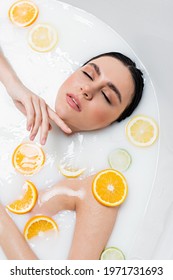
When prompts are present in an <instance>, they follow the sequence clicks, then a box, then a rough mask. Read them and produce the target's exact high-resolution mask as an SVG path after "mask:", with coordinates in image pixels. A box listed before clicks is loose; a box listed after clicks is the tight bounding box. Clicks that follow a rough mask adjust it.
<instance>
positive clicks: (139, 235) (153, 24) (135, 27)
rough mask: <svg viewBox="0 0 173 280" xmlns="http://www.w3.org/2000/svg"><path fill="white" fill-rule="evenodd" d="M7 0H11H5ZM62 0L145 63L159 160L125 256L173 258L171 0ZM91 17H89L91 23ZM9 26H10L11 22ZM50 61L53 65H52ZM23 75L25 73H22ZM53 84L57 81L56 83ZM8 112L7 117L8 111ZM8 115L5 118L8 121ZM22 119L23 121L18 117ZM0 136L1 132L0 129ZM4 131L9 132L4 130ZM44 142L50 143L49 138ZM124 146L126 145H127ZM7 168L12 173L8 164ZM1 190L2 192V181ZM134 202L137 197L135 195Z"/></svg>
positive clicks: (18, 56)
mask: <svg viewBox="0 0 173 280" xmlns="http://www.w3.org/2000/svg"><path fill="white" fill-rule="evenodd" d="M1 1H2V0H1ZM35 1H36V2H38V3H39V2H40V0H35ZM8 2H14V1H13V0H8ZM61 2H64V3H69V4H71V5H73V6H76V7H78V8H81V9H83V10H85V11H87V12H89V13H91V14H93V15H95V16H97V17H98V18H100V19H101V20H103V21H104V22H106V23H107V24H109V25H110V26H111V27H112V28H113V29H114V30H115V31H116V32H118V33H119V35H120V36H121V37H122V38H124V39H125V41H126V42H127V43H128V44H129V45H130V46H131V48H132V49H133V51H134V52H135V53H136V55H137V56H138V57H139V59H140V60H141V62H142V63H143V65H144V66H145V68H146V69H147V71H148V73H149V76H150V78H151V80H152V82H153V85H154V88H155V93H156V97H157V101H158V105H159V118H160V136H159V145H160V147H159V157H158V165H157V168H156V176H155V179H154V184H153V185H152V184H151V186H150V185H148V186H147V191H146V193H147V199H146V201H147V203H146V205H144V206H143V208H141V209H143V210H142V211H141V212H140V215H139V214H138V220H137V222H136V223H135V231H134V232H135V234H134V236H132V233H133V232H132V231H131V233H130V221H129V224H128V227H129V232H127V233H126V235H128V233H129V236H131V237H133V238H132V240H128V246H127V247H128V248H127V257H128V259H173V248H172V247H171V245H172V243H173V203H172V202H173V189H172V184H171V167H172V166H173V164H171V163H173V156H172V153H173V144H172V143H173V132H172V130H171V120H172V117H171V115H173V113H171V90H172V85H171V78H172V73H173V64H172V63H171V62H173V59H172V57H171V51H172V49H173V39H172V40H171V34H172V33H171V32H172V31H171V28H172V26H173V20H172V19H171V16H172V10H171V8H173V4H172V2H171V0H167V1H162V0H145V1H138V0H131V1H128V0H108V1H104V0H94V1H92V0H88V1H81V0H65V1H61ZM44 16H45V15H44ZM84 16H85V14H84ZM41 19H44V18H41ZM92 20H93V19H92V18H91V23H92ZM80 21H81V18H79V24H80ZM64 22H65V19H64ZM2 24H3V20H2ZM4 26H5V25H4ZM10 28H11V29H12V26H11V27H10ZM103 28H104V27H103ZM105 30H106V27H105ZM4 32H5V31H4ZM10 32H11V31H9V33H7V34H11V35H12V34H13V33H10ZM16 32H18V33H16V34H18V36H19V37H17V38H19V39H20V36H21V38H23V36H24V35H25V34H24V32H25V31H16ZM22 32H23V33H22ZM2 33H3V31H2ZM21 33H22V34H21ZM64 34H65V35H66V33H65V32H64V33H63V35H64ZM67 34H69V33H67ZM13 37H14V35H13V36H12V38H10V39H11V41H13V40H14V42H16V41H15V38H13ZM111 40H112V37H111ZM24 43H25V42H24V41H20V42H19V43H18V44H19V45H18V46H17V44H16V45H15V47H16V48H17V49H18V53H16V57H17V58H20V47H21V48H22V50H23V46H24V47H26V46H25V45H23V44H24ZM71 43H72V44H73V43H74V42H72V41H71ZM3 46H4V50H7V54H8V55H9V56H10V57H11V58H13V60H12V62H13V63H14V65H15V66H16V67H17V68H16V69H17V70H18V73H19V76H22V74H23V73H22V70H21V69H22V68H21V67H20V63H23V61H20V60H19V61H17V58H15V56H14V55H13V53H12V47H11V46H10V44H7V42H6V41H5V40H4V41H3ZM10 48H11V49H10ZM27 53H30V50H29V49H27ZM77 55H78V54H77ZM80 55H82V54H79V56H80ZM34 57H35V58H36V55H34ZM74 57H75V55H74ZM50 58H51V57H50ZM53 58H54V57H53V56H52V58H51V59H53ZM55 58H56V56H55ZM67 58H68V57H67ZM15 59H16V61H15ZM171 59H172V61H171ZM26 62H27V63H28V64H27V65H28V67H30V66H31V65H30V64H29V62H28V61H26ZM50 62H52V61H50ZM49 66H50V67H53V65H52V66H51V65H49ZM20 68H21V69H20ZM28 69H29V68H28ZM25 70H26V69H25ZM36 70H37V69H36ZM36 70H35V72H34V73H35V75H36V76H35V77H37V75H38V73H36ZM171 70H172V71H171ZM28 71H29V70H28ZM28 73H29V72H28ZM46 75H48V73H46ZM23 77H24V78H26V77H25V76H23ZM35 77H34V74H33V77H32V75H31V78H32V79H31V80H32V83H31V84H32V86H33V89H34V90H36V91H37V89H41V88H39V85H40V80H39V79H38V81H37V79H36V78H35ZM27 78H28V77H27ZM62 78H63V77H62ZM26 81H27V79H26ZM51 81H52V80H51V79H50V84H51ZM29 82H30V78H29V80H28V86H30V84H29ZM42 82H43V81H42ZM43 84H44V83H43ZM52 84H53V82H52ZM34 86H35V87H34ZM55 86H56V87H57V85H55ZM53 87H54V85H53ZM51 89H55V88H51ZM3 98H4V102H5V103H3V102H2V104H5V105H1V107H3V106H7V109H8V110H10V112H11V114H12V113H14V116H16V109H14V108H13V107H14V106H13V105H12V104H11V103H10V105H9V100H8V99H7V97H6V95H5V93H4V95H3ZM151 104H152V103H151ZM151 104H150V110H149V111H150V112H151V109H152V108H151ZM4 108H5V107H4ZM0 113H1V112H0ZM7 113H8V111H7ZM12 116H13V115H12ZM17 117H18V118H19V120H21V118H22V117H21V116H19V115H17ZM10 118H11V119H12V117H10ZM11 119H10V122H12V120H11ZM22 121H23V119H22ZM0 125H2V127H3V122H2V123H0ZM22 125H24V123H23V122H22ZM1 131H2V130H1ZM12 132H13V131H12ZM12 132H10V133H12ZM17 132H18V131H17ZM17 132H16V134H14V133H12V134H14V136H15V137H14V139H11V140H10V141H11V142H9V143H10V145H11V146H12V147H11V150H12V148H13V146H15V145H16V144H17V143H18V140H19V138H18V134H19V133H17ZM22 133H23V134H24V135H23V134H22V135H23V136H22V137H25V136H26V135H25V134H26V132H25V131H23V132H22ZM4 135H5V134H4ZM9 135H10V134H9ZM1 136H3V132H2V134H1ZM6 136H8V134H7V135H6ZM8 137H9V136H8ZM20 137H21V135H20ZM105 137H106V136H105ZM4 139H6V138H4ZM105 139H106V138H105ZM15 141H16V142H15ZM52 141H53V140H52ZM49 142H50V143H51V138H50V141H49ZM3 143H4V142H3V139H2V144H3ZM52 143H54V142H52ZM4 145H5V143H4ZM157 145H158V143H157ZM50 147H54V145H51V146H50ZM128 147H129V148H130V146H128ZM105 154H106V151H105ZM47 168H48V167H47ZM146 168H147V167H146ZM7 171H8V170H7ZM144 171H145V166H144ZM135 172H136V171H135ZM10 174H12V175H14V171H13V169H12V171H11V173H10ZM152 176H153V174H152ZM21 180H23V179H21ZM148 190H149V191H148ZM1 193H2V194H3V193H4V194H5V193H6V191H5V189H4V188H3V185H2V190H1ZM148 193H149V195H148ZM138 203H140V199H139V202H138ZM130 205H131V202H130V200H129V204H126V205H125V207H124V209H123V210H125V209H126V207H130ZM130 208H131V207H130ZM132 212H133V209H131V213H132ZM124 214H125V211H124V212H123V211H122V212H121V216H120V217H123V215H124ZM136 216H137V215H136ZM134 217H135V211H134V213H133V219H134ZM139 217H140V218H139ZM126 218H127V217H126ZM118 225H121V227H122V229H124V230H125V229H126V224H124V225H123V220H122V221H121V224H120V222H119V224H118ZM128 227H127V228H128ZM116 231H118V229H117V228H116V227H115V233H116ZM121 234H122V233H121V232H120V230H119V235H116V234H115V237H117V236H120V235H121ZM123 234H124V233H123ZM113 237H114V236H112V238H111V242H113V241H115V244H116V242H117V243H118V240H116V238H115V239H114V238H113ZM119 244H120V245H121V246H122V249H123V248H124V250H126V244H125V242H124V244H123V241H121V242H120V243H119ZM109 245H112V243H109ZM121 246H120V248H121ZM60 257H61V256H60Z"/></svg>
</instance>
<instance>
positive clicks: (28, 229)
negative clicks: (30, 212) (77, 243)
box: [24, 216, 58, 239]
mask: <svg viewBox="0 0 173 280" xmlns="http://www.w3.org/2000/svg"><path fill="white" fill-rule="evenodd" d="M49 230H56V231H57V230H58V225H57V224H56V222H55V221H54V220H53V219H52V218H50V217H48V216H35V217H32V218H31V219H30V220H29V221H28V222H27V223H26V225H25V228H24V236H25V238H26V239H31V238H33V237H35V236H37V235H39V234H40V233H41V232H47V231H49Z"/></svg>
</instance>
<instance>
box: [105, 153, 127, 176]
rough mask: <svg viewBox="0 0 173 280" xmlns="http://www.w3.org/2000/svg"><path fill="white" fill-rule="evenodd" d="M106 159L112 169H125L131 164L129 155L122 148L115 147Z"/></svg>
mask: <svg viewBox="0 0 173 280" xmlns="http://www.w3.org/2000/svg"><path fill="white" fill-rule="evenodd" d="M108 161H109V164H110V166H111V167H112V168H113V169H116V170H119V171H121V172H122V171H126V170H127V169H128V168H129V166H130V164H131V156H130V154H129V153H128V152H127V151H126V150H124V149H116V150H114V151H112V152H111V153H110V154H109V156H108Z"/></svg>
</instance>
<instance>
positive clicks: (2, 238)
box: [0, 205, 37, 260]
mask: <svg viewBox="0 0 173 280" xmlns="http://www.w3.org/2000/svg"><path fill="white" fill-rule="evenodd" d="M0 245H1V247H2V249H3V251H4V253H5V255H6V257H7V258H8V259H11V260H12V259H13V260H28V259H32V260H35V259H37V256H36V255H35V254H34V252H33V251H32V250H31V248H30V247H29V245H28V243H27V242H26V240H25V238H24V237H23V235H22V234H21V233H20V231H19V229H18V228H17V226H16V225H15V223H14V222H13V220H12V219H11V218H10V217H9V215H8V214H7V213H6V211H5V209H4V207H3V206H2V205H0Z"/></svg>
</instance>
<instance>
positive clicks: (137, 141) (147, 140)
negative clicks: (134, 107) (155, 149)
mask: <svg viewBox="0 0 173 280" xmlns="http://www.w3.org/2000/svg"><path fill="white" fill-rule="evenodd" d="M158 130H159V129H158V125H157V123H156V122H155V121H154V120H153V119H152V118H150V117H148V116H143V115H137V116H135V117H134V118H132V119H131V120H130V121H129V122H128V123H127V125H126V135H127V137H128V139H129V140H130V142H131V143H132V144H134V145H136V146H140V147H147V146H150V145H152V144H153V143H154V142H155V141H156V139H157V137H158V134H159V132H158Z"/></svg>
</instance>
